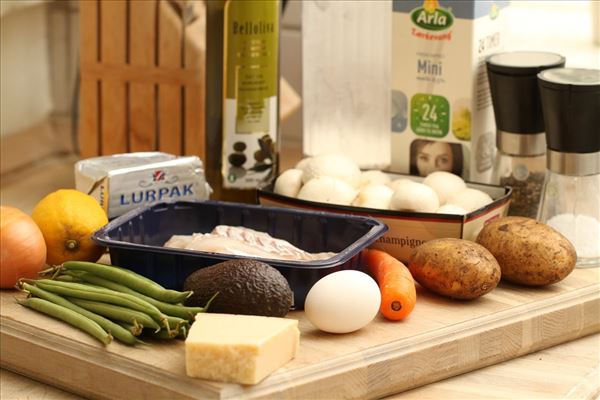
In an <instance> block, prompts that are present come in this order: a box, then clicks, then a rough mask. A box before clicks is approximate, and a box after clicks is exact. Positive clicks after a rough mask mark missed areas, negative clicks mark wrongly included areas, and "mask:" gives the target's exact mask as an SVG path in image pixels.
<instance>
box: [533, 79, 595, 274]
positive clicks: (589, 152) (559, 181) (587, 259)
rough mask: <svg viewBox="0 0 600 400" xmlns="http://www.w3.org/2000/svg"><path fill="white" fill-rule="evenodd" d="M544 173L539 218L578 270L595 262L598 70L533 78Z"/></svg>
mask: <svg viewBox="0 0 600 400" xmlns="http://www.w3.org/2000/svg"><path fill="white" fill-rule="evenodd" d="M538 82H539V87H540V95H541V100H542V107H543V111H544V124H545V127H546V142H547V146H548V148H547V167H548V168H547V172H546V178H545V181H544V188H543V191H542V201H541V205H540V211H539V214H538V219H539V220H540V221H542V222H545V223H547V224H548V225H550V226H552V227H553V228H555V229H557V230H558V231H559V232H561V233H562V234H563V235H564V236H566V237H567V239H569V240H570V241H571V243H573V245H574V246H575V249H576V251H577V266H578V267H582V266H593V265H598V264H599V263H600V70H593V69H575V68H557V69H548V70H545V71H542V72H540V73H539V74H538Z"/></svg>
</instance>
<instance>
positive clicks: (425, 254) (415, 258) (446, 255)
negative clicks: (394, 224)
mask: <svg viewBox="0 0 600 400" xmlns="http://www.w3.org/2000/svg"><path fill="white" fill-rule="evenodd" d="M408 268H409V270H410V272H411V274H412V276H413V277H414V278H415V280H416V281H417V282H419V284H421V286H423V287H425V288H427V289H429V290H431V291H432V292H434V293H437V294H440V295H443V296H447V297H450V298H454V299H462V300H470V299H475V298H477V297H479V296H483V295H484V294H486V293H489V292H490V291H491V290H492V289H494V288H495V287H496V286H497V285H498V282H499V281H500V266H499V265H498V262H497V261H496V259H495V258H494V256H493V255H492V254H491V253H490V252H489V251H487V250H486V249H485V248H484V247H482V246H480V245H478V244H477V243H474V242H470V241H467V240H462V239H451V238H447V239H434V240H430V241H428V242H425V243H423V244H422V245H420V246H419V247H417V248H415V249H413V251H412V254H411V259H410V263H409V265H408Z"/></svg>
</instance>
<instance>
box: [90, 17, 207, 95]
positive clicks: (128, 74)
mask: <svg viewBox="0 0 600 400" xmlns="http://www.w3.org/2000/svg"><path fill="white" fill-rule="evenodd" d="M179 24H181V22H180V21H179ZM180 28H181V27H179V29H180ZM165 42H166V43H165V46H166V44H167V43H169V44H170V45H171V46H172V45H173V44H172V43H170V42H169V41H168V40H165ZM180 42H181V35H180V37H179V43H177V44H176V45H175V48H176V49H180V48H181V43H180ZM166 53H167V54H169V53H174V51H173V50H172V49H166ZM179 54H180V56H179V57H178V58H176V59H171V61H174V62H175V63H177V67H176V68H175V67H173V68H166V67H139V66H135V65H122V64H121V65H113V64H107V63H94V64H83V65H82V66H81V70H82V71H83V72H84V73H85V75H86V76H88V77H91V78H96V79H104V78H105V77H107V76H109V77H110V79H112V80H118V81H123V82H139V83H153V84H161V85H173V86H182V85H198V84H200V83H201V78H200V75H199V74H200V71H194V70H190V69H183V68H180V67H179V60H180V58H181V53H179ZM202 81H204V78H202Z"/></svg>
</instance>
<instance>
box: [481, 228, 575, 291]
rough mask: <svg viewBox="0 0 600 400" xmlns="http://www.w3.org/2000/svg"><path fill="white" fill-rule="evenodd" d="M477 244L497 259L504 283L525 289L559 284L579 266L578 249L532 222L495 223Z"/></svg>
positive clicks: (565, 239) (562, 237)
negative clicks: (523, 286) (509, 282)
mask: <svg viewBox="0 0 600 400" xmlns="http://www.w3.org/2000/svg"><path fill="white" fill-rule="evenodd" d="M475 241H476V242H477V243H479V244H481V245H482V246H483V247H485V248H486V249H488V250H489V251H490V252H491V253H492V254H493V255H494V257H496V260H498V263H499V264H500V268H501V269H502V278H503V279H506V280H508V281H511V282H514V283H519V284H522V285H529V286H542V285H549V284H551V283H556V282H558V281H560V280H562V279H564V278H565V277H566V276H567V275H569V274H570V273H571V271H573V268H575V263H576V262H577V253H576V252H575V248H574V247H573V245H572V244H571V242H569V240H568V239H567V238H565V237H564V236H563V235H561V234H560V233H558V232H557V231H556V230H554V229H553V228H551V227H549V226H548V225H546V224H542V223H541V222H538V221H536V220H534V219H531V218H525V217H505V218H499V219H497V220H494V221H492V222H490V223H489V224H487V225H486V226H484V227H483V229H482V230H481V232H479V235H477V239H476V240H475Z"/></svg>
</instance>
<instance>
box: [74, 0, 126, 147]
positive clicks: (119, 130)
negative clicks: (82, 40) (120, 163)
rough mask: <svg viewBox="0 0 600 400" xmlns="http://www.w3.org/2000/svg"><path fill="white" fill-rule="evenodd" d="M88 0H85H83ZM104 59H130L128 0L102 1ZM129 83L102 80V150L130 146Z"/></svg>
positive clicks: (101, 40)
mask: <svg viewBox="0 0 600 400" xmlns="http://www.w3.org/2000/svg"><path fill="white" fill-rule="evenodd" d="M83 3H85V2H83ZM100 25H101V26H100V36H101V39H100V43H101V53H100V60H101V61H102V62H106V63H111V64H125V63H126V60H127V42H126V39H127V2H126V1H124V0H111V1H101V2H100ZM126 96H127V85H126V83H124V82H121V81H116V80H111V79H110V77H106V78H104V79H103V80H102V95H101V106H102V110H101V124H102V125H101V145H102V154H115V153H123V152H126V151H127V150H128V148H127V113H126V110H127V101H126Z"/></svg>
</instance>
